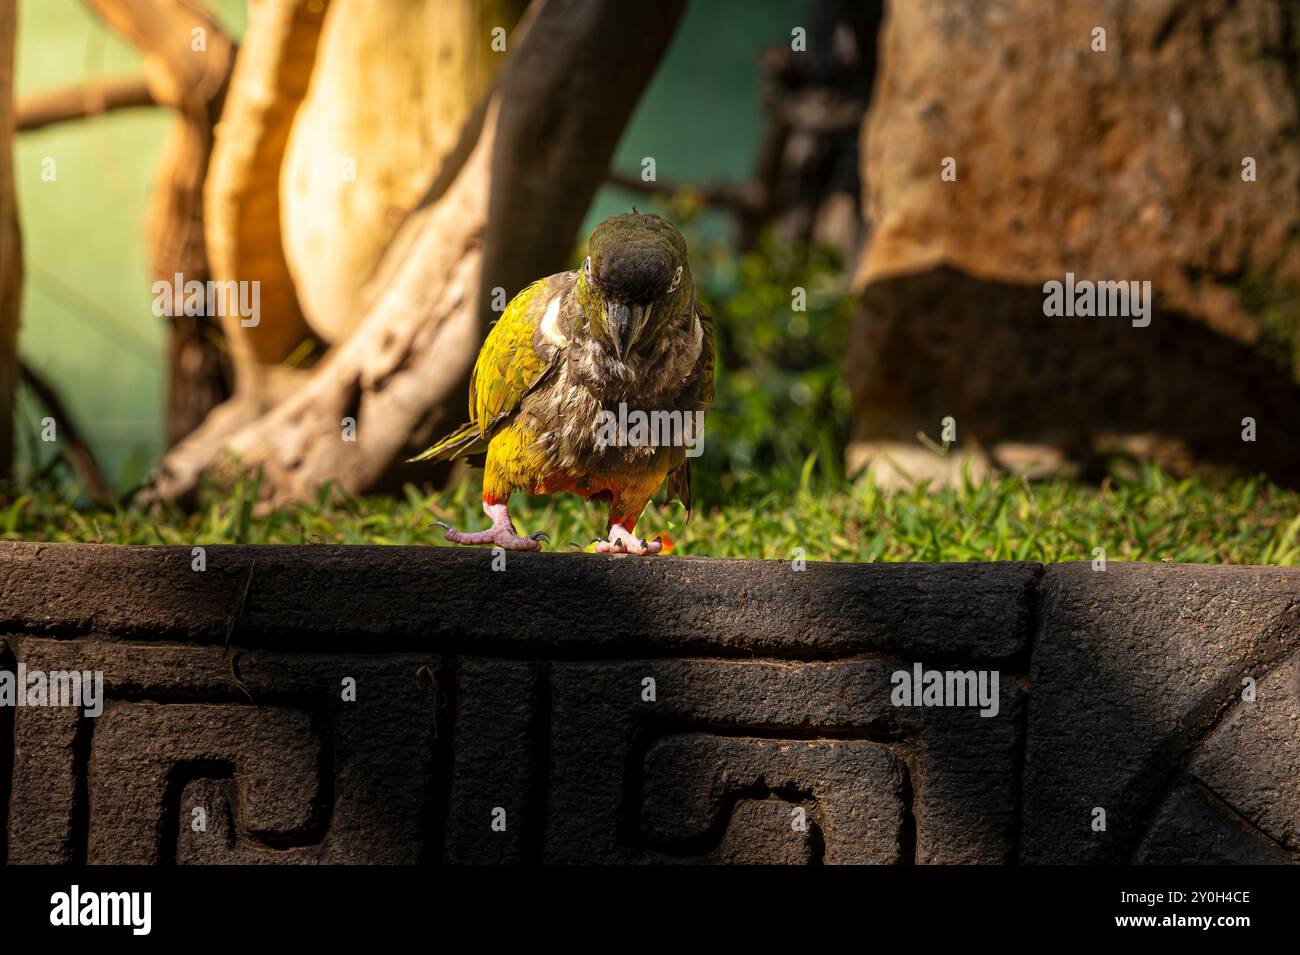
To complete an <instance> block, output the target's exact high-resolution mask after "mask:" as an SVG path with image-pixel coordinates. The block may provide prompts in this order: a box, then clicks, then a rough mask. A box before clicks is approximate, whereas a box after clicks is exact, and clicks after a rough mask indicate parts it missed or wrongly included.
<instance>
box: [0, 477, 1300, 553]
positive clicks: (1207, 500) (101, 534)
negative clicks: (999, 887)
mask: <svg viewBox="0 0 1300 955" xmlns="http://www.w3.org/2000/svg"><path fill="white" fill-rule="evenodd" d="M811 473H812V468H811V465H810V467H809V468H807V469H806V470H805V475H804V480H803V482H802V487H801V489H800V490H796V491H794V492H791V493H772V494H768V495H766V496H763V497H753V496H751V497H749V498H747V499H744V500H741V499H739V498H737V499H736V500H735V501H734V502H732V503H723V504H720V505H718V504H714V505H710V506H707V507H702V508H701V509H700V511H699V512H698V513H696V514H695V516H694V517H693V518H692V520H691V521H690V522H689V523H684V521H683V519H684V513H683V512H682V510H681V509H680V508H679V507H677V506H673V507H669V508H661V507H658V506H655V505H652V506H651V507H650V508H649V509H648V510H647V511H646V514H645V515H644V516H643V518H642V522H641V524H640V525H639V526H638V530H640V531H642V532H644V533H649V534H651V535H654V534H656V533H659V532H660V531H666V532H667V533H668V534H669V535H670V536H671V538H672V540H673V550H674V552H675V553H677V554H689V555H709V556H714V557H755V558H776V559H782V560H791V559H794V558H795V557H797V556H799V554H798V552H797V551H796V548H802V549H803V555H804V556H805V557H806V559H808V560H836V561H842V560H857V561H970V560H1035V561H1067V560H1091V559H1093V557H1094V554H1093V549H1094V548H1096V547H1103V548H1105V551H1106V557H1107V559H1108V560H1145V561H1176V562H1195V563H1232V564H1274V565H1293V564H1296V563H1300V545H1298V544H1297V535H1298V534H1300V494H1297V493H1296V492H1293V491H1287V490H1283V489H1280V488H1277V487H1275V486H1272V485H1270V484H1267V483H1265V482H1262V481H1239V482H1236V483H1233V484H1227V485H1224V486H1221V487H1217V488H1211V487H1208V486H1206V485H1203V484H1200V483H1196V482H1193V481H1176V480H1173V479H1171V478H1169V477H1168V476H1166V475H1163V474H1161V473H1160V472H1159V471H1157V470H1155V469H1153V468H1148V469H1146V470H1144V471H1143V472H1142V473H1141V476H1140V477H1138V478H1135V479H1128V480H1124V479H1110V480H1108V481H1106V482H1105V483H1104V484H1103V485H1101V486H1100V487H1096V486H1080V485H1078V484H1074V483H1071V482H1066V481H1053V482H1044V483H1034V484H1026V483H1023V482H1021V481H1019V480H1016V479H1011V478H1006V479H1001V480H994V481H989V482H987V483H982V484H978V485H967V486H966V487H963V488H960V489H954V490H946V491H939V492H933V493H927V492H926V491H925V490H924V489H920V488H918V489H915V490H911V491H902V492H883V491H880V490H878V489H876V488H875V487H874V486H873V485H871V484H870V483H869V482H867V481H859V482H857V483H856V484H852V485H845V486H843V487H842V489H840V490H838V491H828V490H826V489H818V488H816V487H814V486H812V485H813V481H812V478H811ZM74 500H75V495H74V493H73V491H72V490H71V489H70V490H69V491H68V492H67V494H66V496H61V495H60V494H58V493H55V492H52V491H45V492H41V493H34V492H29V493H26V494H22V495H20V496H18V497H17V498H16V499H14V498H11V499H10V500H9V501H8V502H7V503H5V505H4V508H3V510H0V538H2V539H5V540H46V541H103V542H106V543H117V544H161V543H166V544H214V543H293V544H297V543H308V544H312V543H317V544H327V543H329V544H332V543H347V544H440V543H441V542H442V531H441V529H439V528H436V527H433V528H430V527H429V526H428V525H429V522H430V521H432V520H433V519H435V518H440V519H443V520H448V521H451V522H453V523H456V524H457V525H458V526H461V527H468V528H474V529H477V528H479V527H481V526H483V522H484V519H483V515H482V513H481V511H480V509H479V503H478V483H477V479H475V480H471V481H468V482H466V483H464V484H462V485H461V486H460V487H459V488H457V489H456V490H455V491H452V492H449V493H445V494H425V493H424V492H421V491H419V490H417V489H415V488H414V487H408V488H407V490H406V495H405V499H396V500H395V499H392V498H380V497H366V498H358V499H354V498H351V497H349V496H348V495H346V494H343V493H341V492H339V491H337V490H333V491H328V492H323V493H322V494H321V495H320V496H319V498H318V499H317V500H316V501H315V502H312V503H310V504H305V505H302V506H299V507H293V508H285V509H281V510H278V511H275V512H273V513H271V514H268V515H265V516H256V517H255V516H254V514H253V508H252V505H251V501H252V488H251V487H249V486H244V487H240V488H236V489H235V491H234V492H232V493H229V494H216V493H212V492H208V493H207V494H206V495H205V498H204V504H203V506H202V507H201V508H200V509H199V510H197V511H195V512H194V513H191V514H185V513H182V512H179V511H174V510H166V511H162V512H159V513H156V514H146V513H143V512H141V511H138V510H117V511H113V510H110V509H86V508H84V507H78V506H76V505H74V503H73V501H74ZM515 514H516V523H517V525H518V526H519V527H520V529H521V530H524V531H535V530H544V531H546V532H547V533H548V534H550V537H551V544H550V545H549V548H548V549H550V550H579V549H587V548H589V547H590V542H591V540H592V538H593V537H595V535H596V534H597V533H598V532H600V531H602V530H603V520H604V511H603V508H602V507H599V506H597V505H588V504H586V503H585V502H583V501H581V500H579V499H578V498H576V497H572V496H566V497H561V498H536V499H531V500H528V499H525V498H522V497H518V496H517V497H516V500H515Z"/></svg>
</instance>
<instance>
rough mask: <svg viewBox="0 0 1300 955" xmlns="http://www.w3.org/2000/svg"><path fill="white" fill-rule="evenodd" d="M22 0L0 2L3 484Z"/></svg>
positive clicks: (10, 443)
mask: <svg viewBox="0 0 1300 955" xmlns="http://www.w3.org/2000/svg"><path fill="white" fill-rule="evenodd" d="M16 5H17V0H0V482H3V481H6V480H8V478H9V477H10V475H11V473H12V471H13V451H14V399H15V396H16V393H17V388H18V317H19V306H20V297H21V294H22V271H23V262H22V246H21V239H20V236H19V232H18V207H17V202H16V199H15V194H14V175H13V173H14V167H13V142H14V44H15V41H16V33H17V22H16V20H17V16H16V10H15V7H16Z"/></svg>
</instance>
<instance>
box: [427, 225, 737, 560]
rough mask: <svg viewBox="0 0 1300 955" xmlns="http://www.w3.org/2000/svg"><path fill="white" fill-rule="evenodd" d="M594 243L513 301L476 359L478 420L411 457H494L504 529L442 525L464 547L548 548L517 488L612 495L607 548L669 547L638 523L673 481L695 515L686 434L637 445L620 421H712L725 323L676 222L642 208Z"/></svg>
mask: <svg viewBox="0 0 1300 955" xmlns="http://www.w3.org/2000/svg"><path fill="white" fill-rule="evenodd" d="M587 252H588V254H587V256H586V258H585V259H584V260H583V262H582V264H581V266H580V267H579V268H577V269H573V270H571V271H567V272H560V273H557V274H555V275H550V276H547V277H546V278H543V279H539V280H538V281H536V282H534V283H532V284H531V285H529V286H528V287H527V288H525V289H523V291H521V292H519V293H518V294H517V295H516V296H515V297H514V298H513V299H511V300H510V302H509V303H508V304H507V306H506V308H505V311H504V312H503V313H502V315H501V318H500V319H499V320H498V321H497V322H496V323H495V324H494V325H493V326H492V328H491V330H490V332H489V333H488V335H487V337H486V338H485V340H484V342H483V345H482V347H481V349H480V350H479V354H478V359H477V361H476V362H475V364H474V370H473V373H472V374H471V377H470V389H469V421H468V422H466V423H465V424H463V425H462V426H461V427H459V428H457V429H456V430H455V431H453V432H452V433H451V434H449V435H447V436H446V437H444V438H443V439H442V440H440V441H438V442H437V443H435V444H434V445H433V446H432V447H430V448H429V449H428V450H426V451H425V452H423V453H422V454H420V455H418V456H416V457H414V458H411V460H412V461H439V460H443V461H446V460H453V459H459V458H462V457H471V458H473V459H477V457H476V456H479V455H484V456H485V457H484V459H483V460H484V473H483V511H484V513H485V514H486V515H487V517H488V519H489V520H490V521H491V526H490V527H489V528H488V529H487V530H482V531H473V532H466V531H462V530H458V529H456V528H454V527H451V526H450V525H448V524H446V523H444V522H442V521H435V522H434V523H435V524H438V525H439V526H441V527H442V528H443V529H444V536H445V539H446V540H447V541H448V542H450V543H453V544H470V545H473V544H479V545H483V544H492V545H494V546H497V547H501V548H503V549H505V550H509V551H530V550H534V551H535V550H540V549H541V546H542V543H543V542H544V541H547V540H548V538H547V535H546V534H545V532H541V531H539V532H536V533H532V534H528V535H523V536H521V535H520V534H519V533H518V531H517V530H516V529H515V525H514V522H513V520H512V519H511V517H510V509H509V499H510V495H511V494H512V493H513V492H514V491H524V492H526V493H529V494H538V495H551V494H559V493H576V494H580V495H582V496H583V497H585V498H586V499H587V500H588V501H597V502H607V503H608V505H609V515H608V523H607V525H606V530H605V536H604V537H597V538H596V540H595V541H594V543H595V545H596V547H595V550H596V552H597V553H608V554H633V555H637V556H651V555H654V554H658V553H660V552H661V551H662V549H663V541H662V538H661V537H657V538H655V539H654V540H646V539H645V538H644V537H638V536H637V535H636V534H635V533H634V532H635V530H636V526H637V521H638V519H639V518H640V516H641V512H642V511H643V510H644V509H645V506H646V504H648V503H649V502H650V499H651V498H652V497H653V496H654V495H655V493H656V492H657V491H658V490H659V488H660V487H661V486H662V485H664V483H665V482H666V483H667V488H668V500H669V501H672V500H677V501H680V502H681V504H682V505H683V507H685V509H686V512H687V518H688V519H689V517H690V511H691V476H690V457H692V456H694V454H692V453H690V451H691V450H692V449H688V448H687V447H685V446H683V442H682V441H680V440H676V441H670V442H666V443H665V442H662V441H653V442H652V441H646V440H631V441H630V440H627V435H628V434H629V432H628V431H627V429H626V427H625V426H624V427H621V428H620V429H615V428H613V427H612V426H611V423H612V421H613V420H614V419H615V418H617V420H619V421H620V422H623V423H624V425H625V423H626V421H628V420H631V416H630V415H628V413H627V411H628V409H632V410H633V411H634V412H635V411H641V412H643V413H644V414H645V415H647V416H652V413H653V412H664V411H667V412H676V413H680V415H689V416H691V418H690V420H691V421H698V422H699V423H700V425H701V428H702V423H703V419H704V414H705V413H706V412H707V410H708V408H709V406H710V404H711V403H712V401H713V375H714V334H713V320H712V319H711V318H710V317H709V315H708V314H707V312H706V311H705V310H704V308H703V307H701V305H700V303H699V302H698V301H696V298H695V284H694V281H693V280H692V276H691V268H690V263H689V261H688V260H687V247H686V239H685V237H684V236H683V235H682V234H681V233H680V232H679V231H678V230H677V229H676V228H675V227H674V226H673V225H672V224H671V223H670V222H668V221H667V220H666V219H664V218H662V217H660V216H657V215H652V214H647V213H639V212H637V211H636V210H635V209H634V210H633V211H632V212H631V213H625V214H622V215H616V216H612V217H611V218H608V219H606V220H604V221H603V222H601V223H600V224H599V225H598V226H597V227H596V228H595V230H594V231H593V232H592V233H591V236H590V238H589V240H588V243H587ZM620 415H621V417H620ZM642 420H644V418H643V419H642ZM658 420H661V421H662V420H668V419H665V418H660V419H658ZM677 420H679V421H680V420H683V418H681V417H679V418H678V419H677ZM631 434H632V435H634V436H635V434H636V429H635V428H634V429H633V430H632V432H631ZM611 438H613V439H612V440H611Z"/></svg>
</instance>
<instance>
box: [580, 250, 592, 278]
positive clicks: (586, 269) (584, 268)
mask: <svg viewBox="0 0 1300 955" xmlns="http://www.w3.org/2000/svg"><path fill="white" fill-rule="evenodd" d="M582 271H583V273H584V274H585V275H586V276H587V281H588V282H590V281H591V256H587V261H586V262H583V263H582Z"/></svg>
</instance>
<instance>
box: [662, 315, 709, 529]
mask: <svg viewBox="0 0 1300 955" xmlns="http://www.w3.org/2000/svg"><path fill="white" fill-rule="evenodd" d="M695 315H696V317H697V318H699V320H700V326H701V328H703V330H704V339H703V343H702V345H701V347H700V357H699V360H698V361H696V363H695V372H694V375H693V377H692V379H691V382H690V388H689V390H688V392H687V396H688V398H689V399H690V401H691V403H692V404H693V406H694V407H693V409H692V410H694V409H699V410H701V411H707V410H708V408H709V405H711V404H713V352H714V344H713V318H712V316H710V315H709V314H708V313H707V312H705V311H704V309H703V308H701V307H700V305H699V303H698V302H697V303H696V305H695ZM668 500H669V501H670V502H671V501H673V500H677V501H681V502H682V507H684V508H685V509H686V519H687V520H688V521H689V520H690V519H691V459H690V458H684V459H683V460H682V463H681V464H679V465H677V467H675V468H673V469H672V470H671V471H669V472H668Z"/></svg>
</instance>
